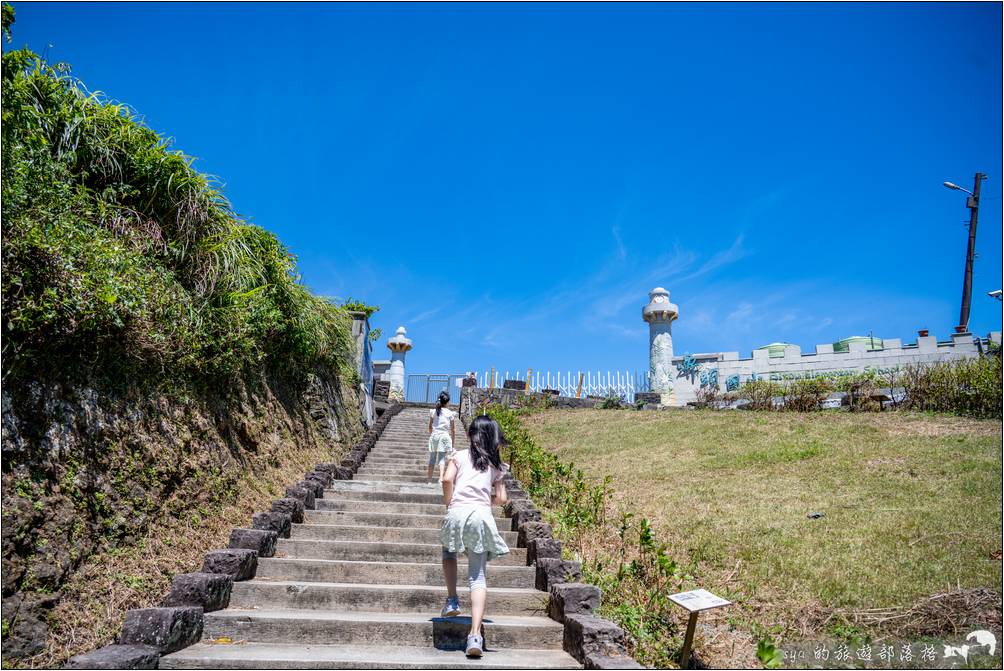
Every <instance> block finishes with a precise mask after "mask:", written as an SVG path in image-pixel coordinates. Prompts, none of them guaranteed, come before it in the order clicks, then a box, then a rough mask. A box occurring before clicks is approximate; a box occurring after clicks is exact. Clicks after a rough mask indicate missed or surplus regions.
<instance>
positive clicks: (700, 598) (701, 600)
mask: <svg viewBox="0 0 1004 671" xmlns="http://www.w3.org/2000/svg"><path fill="white" fill-rule="evenodd" d="M669 600H670V601H672V602H673V603H675V604H676V605H677V606H682V607H684V608H686V609H687V610H689V611H690V612H691V613H694V612H697V611H700V610H710V609H712V608H721V607H722V606H730V605H732V602H731V601H728V600H726V599H723V598H722V597H720V596H715V595H714V594H712V593H711V592H709V591H708V590H706V589H695V590H691V591H689V592H680V593H679V594H670V595H669Z"/></svg>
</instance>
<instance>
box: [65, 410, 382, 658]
mask: <svg viewBox="0 0 1004 671" xmlns="http://www.w3.org/2000/svg"><path fill="white" fill-rule="evenodd" d="M401 408H402V406H401V405H399V404H395V405H392V406H390V407H389V408H387V410H385V411H384V413H383V414H382V415H381V416H380V418H379V419H377V420H376V422H375V423H374V424H373V426H372V427H371V428H370V429H368V430H367V431H366V433H365V434H363V436H362V438H361V439H360V440H359V441H358V442H357V443H356V444H355V445H354V446H353V448H352V450H350V451H349V453H348V454H347V455H346V456H345V457H343V458H342V460H341V461H340V462H339V463H321V464H317V465H316V466H314V469H313V470H312V471H308V472H307V473H305V474H304V477H303V479H302V480H299V481H297V482H293V483H290V485H289V486H288V487H287V488H286V491H285V496H284V497H283V498H280V499H276V500H275V501H273V502H272V508H271V510H268V511H263V512H259V513H255V514H254V515H253V516H252V518H251V525H250V527H249V528H239V529H234V530H233V531H232V532H231V534H230V539H229V544H228V546H227V547H226V548H225V549H220V550H213V551H212V552H209V553H208V554H206V556H205V559H204V560H203V563H202V567H201V568H200V569H199V570H198V571H197V572H194V573H184V574H181V575H177V576H175V577H174V579H173V580H172V581H171V589H170V591H169V592H168V594H167V596H166V597H165V598H164V600H163V602H162V605H161V606H160V607H157V608H139V609H135V610H130V611H128V612H127V613H126V617H125V623H124V624H123V626H122V632H121V634H120V635H119V636H118V638H117V640H116V642H115V643H113V644H111V645H106V646H104V647H102V648H98V649H97V650H93V651H91V652H88V653H85V654H83V655H77V656H75V657H72V658H71V659H70V661H69V662H68V663H67V665H66V666H65V667H64V668H67V669H156V668H157V666H158V664H159V660H160V657H161V656H162V655H166V654H168V653H171V652H175V651H177V650H180V649H182V648H186V647H188V646H190V645H193V644H195V643H198V642H199V641H200V640H201V638H202V628H203V614H204V613H208V612H212V611H216V610H223V609H225V608H226V607H227V606H228V605H229V603H230V592H231V589H232V588H233V583H234V582H236V581H239V580H250V579H251V578H254V577H255V574H256V572H257V569H258V558H259V557H271V556H273V555H274V554H275V547H276V543H277V542H278V540H279V538H289V536H290V529H291V527H292V524H293V523H294V522H296V523H299V522H303V520H304V511H305V510H313V509H314V508H315V505H316V500H317V499H319V498H323V497H324V489H325V488H326V487H327V486H328V485H330V484H331V483H332V481H334V480H351V479H352V477H353V475H355V473H356V471H357V470H359V467H360V466H361V465H362V463H363V461H364V460H365V458H366V454H367V453H368V452H369V451H370V450H371V449H373V446H374V445H376V442H377V440H378V439H379V437H380V434H381V433H382V432H383V430H384V428H385V427H386V426H387V424H388V423H389V422H390V420H391V418H392V417H394V416H395V415H396V414H397V413H398V412H400V411H401Z"/></svg>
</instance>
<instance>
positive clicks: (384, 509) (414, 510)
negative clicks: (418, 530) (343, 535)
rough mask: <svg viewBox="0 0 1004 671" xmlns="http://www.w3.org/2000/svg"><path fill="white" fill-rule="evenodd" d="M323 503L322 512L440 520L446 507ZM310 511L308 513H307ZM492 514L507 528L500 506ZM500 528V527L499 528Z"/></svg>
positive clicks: (340, 499) (340, 501)
mask: <svg viewBox="0 0 1004 671" xmlns="http://www.w3.org/2000/svg"><path fill="white" fill-rule="evenodd" d="M321 501H323V502H324V508H323V510H344V511H353V512H360V513H371V512H374V511H379V512H381V513H404V514H406V515H438V516H440V519H442V516H443V515H445V514H446V506H445V505H443V504H442V503H392V502H389V501H380V502H379V503H376V504H375V503H373V502H372V501H366V500H356V499H346V498H344V494H343V495H341V496H339V497H338V498H337V499H336V498H330V499H321ZM309 512H310V511H308V513H309ZM492 513H494V515H495V517H496V518H499V519H505V522H506V528H507V529H508V528H509V522H510V520H508V519H507V518H506V517H505V514H504V513H503V512H502V508H501V507H500V506H492ZM318 524H326V522H318ZM500 528H501V527H500Z"/></svg>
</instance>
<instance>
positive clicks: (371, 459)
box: [364, 452, 429, 466]
mask: <svg viewBox="0 0 1004 671" xmlns="http://www.w3.org/2000/svg"><path fill="white" fill-rule="evenodd" d="M378 462H379V463H381V464H390V465H391V466H397V465H400V464H415V465H416V466H425V465H426V464H428V463H429V453H428V452H424V453H422V454H421V455H416V456H413V457H388V456H384V455H382V454H378V453H377V454H374V453H373V452H370V453H369V454H367V455H366V459H365V460H364V463H367V464H371V463H378Z"/></svg>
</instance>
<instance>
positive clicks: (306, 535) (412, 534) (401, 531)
mask: <svg viewBox="0 0 1004 671" xmlns="http://www.w3.org/2000/svg"><path fill="white" fill-rule="evenodd" d="M499 533H500V534H501V535H502V538H503V539H504V540H505V542H506V543H507V544H508V545H509V546H510V547H516V532H515V531H502V530H501V529H500V530H499ZM292 538H293V539H294V540H318V541H365V542H380V543H425V544H436V543H439V542H440V541H439V529H417V528H414V527H411V528H409V527H383V526H357V525H343V524H314V523H310V524H294V525H293V531H292Z"/></svg>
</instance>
